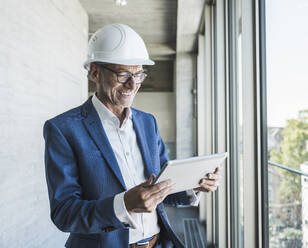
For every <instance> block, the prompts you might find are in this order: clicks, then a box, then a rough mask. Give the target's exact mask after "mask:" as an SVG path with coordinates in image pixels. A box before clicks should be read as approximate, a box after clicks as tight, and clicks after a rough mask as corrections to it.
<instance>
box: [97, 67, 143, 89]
mask: <svg viewBox="0 0 308 248" xmlns="http://www.w3.org/2000/svg"><path fill="white" fill-rule="evenodd" d="M96 64H98V65H99V66H101V67H103V68H104V69H106V70H108V71H111V72H113V73H115V74H116V75H117V81H118V82H119V83H120V84H126V83H127V82H128V81H129V80H130V79H131V77H134V76H135V75H137V74H142V75H144V79H143V80H142V81H141V82H136V84H141V83H142V82H143V81H144V80H145V79H146V77H147V74H146V73H144V72H145V71H146V70H142V71H140V72H136V73H134V74H133V73H131V72H129V71H123V72H125V73H127V74H129V77H128V78H127V80H126V81H125V82H121V81H120V80H119V76H123V75H120V73H123V72H118V71H115V70H112V69H110V68H108V67H106V66H105V64H100V63H96ZM134 80H136V79H135V77H134Z"/></svg>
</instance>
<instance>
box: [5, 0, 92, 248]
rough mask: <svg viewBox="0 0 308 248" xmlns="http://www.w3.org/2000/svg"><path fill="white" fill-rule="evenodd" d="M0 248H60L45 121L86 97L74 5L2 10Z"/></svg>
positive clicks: (84, 26) (14, 0)
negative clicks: (47, 161) (51, 206)
mask: <svg viewBox="0 0 308 248" xmlns="http://www.w3.org/2000/svg"><path fill="white" fill-rule="evenodd" d="M0 9H1V11H0V13H1V14H0V34H1V36H0V106H1V107H0V197H1V198H0V247H5V248H6V247H10V248H13V247H23V248H25V247H31V248H33V247H44V248H48V247H52V248H55V247H63V246H64V242H65V240H66V236H67V235H66V234H63V233H61V232H60V231H58V230H57V229H56V228H55V226H54V225H53V224H52V223H51V221H50V218H49V202H48V195H47V186H46V181H45V174H44V157H43V155H44V141H43V136H42V127H43V124H44V121H45V120H46V119H48V118H50V117H52V116H54V115H56V114H58V113H61V112H63V111H64V110H66V109H68V108H71V107H73V106H76V105H79V104H80V103H81V102H83V101H84V100H85V99H86V97H87V80H86V73H85V71H84V70H83V68H82V62H83V60H84V58H85V55H86V48H87V33H88V17H87V14H86V12H85V11H84V10H83V8H82V7H81V5H80V3H79V1H77V0H41V1H37V0H27V1H19V0H9V1H4V0H3V1H1V3H0Z"/></svg>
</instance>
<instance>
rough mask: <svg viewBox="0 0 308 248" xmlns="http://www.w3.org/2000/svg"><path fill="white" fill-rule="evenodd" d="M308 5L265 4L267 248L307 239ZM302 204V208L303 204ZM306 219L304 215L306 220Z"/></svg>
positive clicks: (282, 0) (301, 0)
mask: <svg viewBox="0 0 308 248" xmlns="http://www.w3.org/2000/svg"><path fill="white" fill-rule="evenodd" d="M307 13H308V2H307V1H306V0H296V1H293V2H292V3H290V2H289V1H286V0H266V60H267V68H266V70H267V79H266V81H267V112H268V114H267V124H268V156H269V161H270V162H269V166H268V173H269V178H271V180H269V182H268V190H269V192H271V194H270V195H271V199H269V247H273V248H274V247H294V248H296V247H303V246H304V244H306V243H307V241H308V227H307V226H306V225H304V223H305V213H306V212H308V204H307V201H308V199H307V198H308V191H307V188H305V187H304V182H305V180H307V178H305V177H304V176H302V175H301V174H300V173H296V170H297V171H303V172H305V171H306V172H307V170H308V169H307V167H308V166H307V165H306V164H305V162H307V161H308V150H307V146H306V142H307V140H308V117H307V114H308V98H307V92H308V84H307V82H308V81H307V80H308V70H307V57H308V47H307V44H308V31H307V23H308V16H307ZM305 203H306V204H305ZM306 217H307V216H306Z"/></svg>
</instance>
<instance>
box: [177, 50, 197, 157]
mask: <svg viewBox="0 0 308 248" xmlns="http://www.w3.org/2000/svg"><path fill="white" fill-rule="evenodd" d="M195 78H196V55H194V54H191V53H177V55H176V63H175V81H176V84H175V89H176V156H177V158H178V159H180V158H187V157H191V156H194V155H196V134H195V132H196V128H195V125H196V119H195V115H194V111H195V110H196V109H195V108H196V106H195V105H194V101H195V100H196V99H195V97H196V96H194V94H193V89H194V80H195Z"/></svg>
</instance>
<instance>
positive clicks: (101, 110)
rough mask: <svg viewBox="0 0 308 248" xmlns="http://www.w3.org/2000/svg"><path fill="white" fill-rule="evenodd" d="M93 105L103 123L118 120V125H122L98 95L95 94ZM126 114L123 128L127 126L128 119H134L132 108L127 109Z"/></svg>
mask: <svg viewBox="0 0 308 248" xmlns="http://www.w3.org/2000/svg"><path fill="white" fill-rule="evenodd" d="M92 103H93V105H94V108H95V109H96V111H97V113H98V115H99V117H100V118H101V120H102V121H112V122H115V121H116V120H117V122H118V123H120V120H119V118H118V117H117V116H116V115H115V114H114V113H112V112H111V111H110V110H109V109H108V108H107V107H106V106H105V105H104V104H103V103H102V102H101V101H100V100H99V99H98V98H97V96H96V93H95V94H93V97H92ZM124 112H125V119H124V121H123V124H122V126H124V125H125V123H126V121H127V120H128V119H132V111H131V110H130V108H125V109H124Z"/></svg>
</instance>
